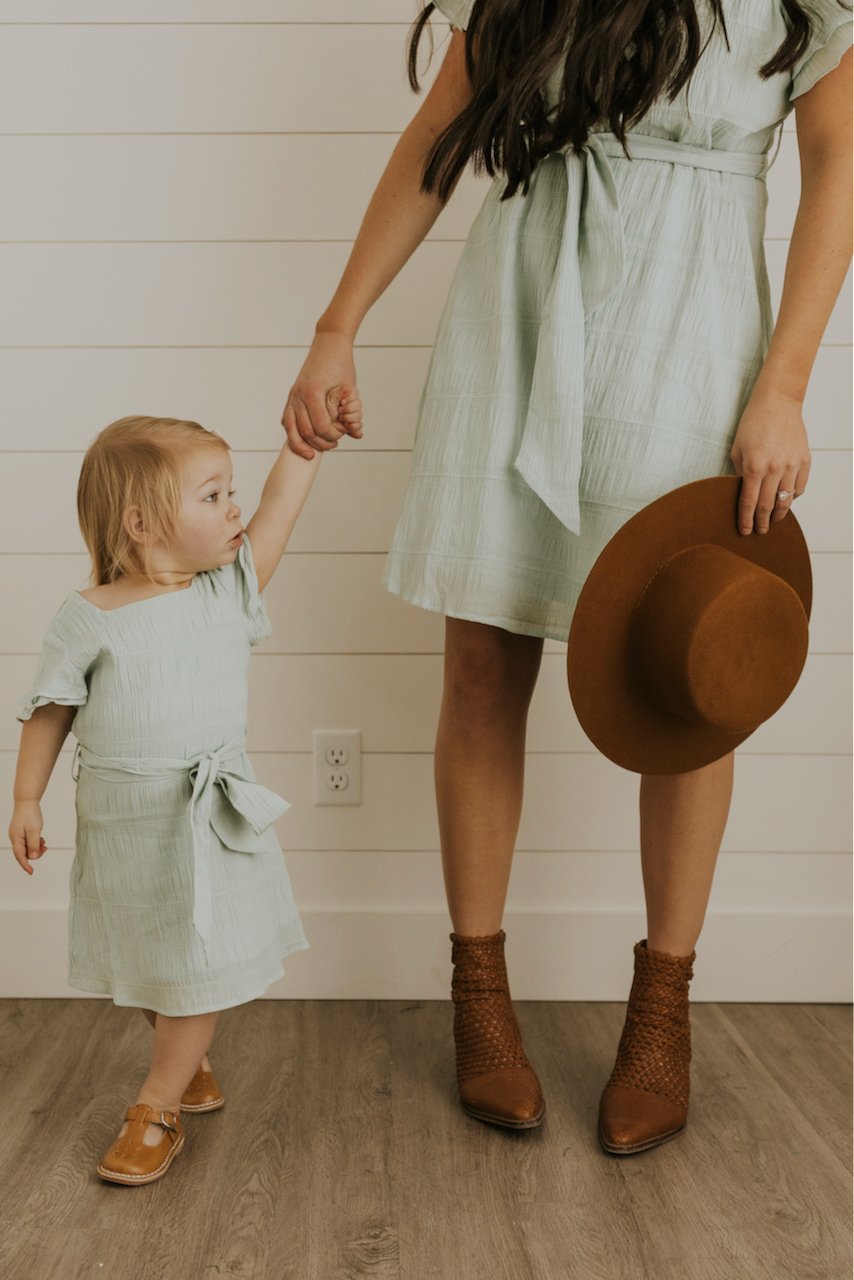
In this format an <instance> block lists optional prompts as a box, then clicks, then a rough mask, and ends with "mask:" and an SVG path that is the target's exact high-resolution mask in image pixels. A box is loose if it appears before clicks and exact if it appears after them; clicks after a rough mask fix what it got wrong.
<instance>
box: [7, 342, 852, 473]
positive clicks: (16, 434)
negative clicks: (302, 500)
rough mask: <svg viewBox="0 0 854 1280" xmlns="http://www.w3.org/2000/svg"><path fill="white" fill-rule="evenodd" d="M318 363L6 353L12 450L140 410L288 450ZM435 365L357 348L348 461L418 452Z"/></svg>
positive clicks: (417, 356)
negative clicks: (299, 399) (304, 374)
mask: <svg viewBox="0 0 854 1280" xmlns="http://www.w3.org/2000/svg"><path fill="white" fill-rule="evenodd" d="M307 354H308V348H307V347H297V348H281V347H279V348H275V349H273V350H264V349H261V350H244V349H241V348H239V347H233V348H229V349H225V350H223V349H221V348H201V349H193V348H190V349H178V350H170V349H168V348H160V349H156V348H155V349H149V350H145V349H141V350H140V349H137V350H121V349H115V348H114V349H96V350H71V351H63V350H38V349H36V350H25V351H20V350H19V351H8V350H0V384H2V386H3V389H4V395H3V399H4V405H5V406H7V407H8V416H7V418H6V420H5V421H4V422H3V423H2V424H0V448H2V449H14V448H20V447H21V446H22V445H23V444H24V443H25V444H26V447H27V449H35V450H45V451H51V450H63V451H65V450H68V449H79V450H81V451H82V450H83V449H85V448H86V447H87V445H88V444H89V442H90V441H91V440H92V438H93V437H94V436H95V434H96V433H97V432H98V431H99V430H100V428H101V427H104V426H106V425H107V423H108V422H112V421H114V420H115V419H116V418H121V417H123V416H124V415H125V414H126V413H128V412H131V413H136V412H142V413H150V412H154V413H159V414H163V415H164V416H166V417H170V418H190V419H192V420H194V421H198V422H202V423H204V425H205V426H207V427H211V428H213V429H215V430H217V431H220V432H221V433H222V434H223V435H225V437H226V438H227V439H228V440H229V441H230V442H231V443H232V445H234V446H236V447H237V448H240V449H275V448H276V447H277V445H278V444H279V443H281V442H283V440H284V434H283V431H282V426H281V417H282V412H283V410H284V407H285V401H286V400H287V397H288V392H289V391H290V388H291V387H292V385H293V383H294V382H295V381H296V378H297V375H298V374H299V371H300V368H301V367H302V364H303V362H304V361H305V358H306V356H307ZM429 359H430V349H429V347H378V348H374V347H363V346H357V347H356V350H355V363H356V377H357V379H358V385H359V391H360V392H361V395H362V400H363V402H364V436H363V438H362V440H360V441H359V440H351V439H350V438H349V437H347V436H345V437H344V438H343V439H342V441H341V444H340V445H339V451H340V452H343V451H344V450H347V449H356V450H357V451H358V450H363V451H364V450H366V449H370V450H374V449H411V447H412V442H413V438H414V434H415V420H416V416H417V407H418V397H419V395H420V394H421V388H422V386H423V384H424V379H425V377H426V374H427V365H428V362H429ZM847 359H848V352H847V351H846V350H845V349H844V348H841V347H824V348H822V349H821V350H820V351H819V356H818V361H817V363H816V370H815V376H814V377H813V379H812V383H811V385H810V391H809V396H810V397H811V400H809V401H808V402H807V405H806V411H807V412H808V413H809V410H810V404H812V406H813V412H812V417H813V419H814V421H815V426H816V432H819V431H820V432H821V433H822V435H821V438H819V435H818V434H816V435H815V439H814V444H815V445H818V444H820V443H821V442H822V441H823V442H824V444H825V446H826V447H828V448H832V447H836V448H848V447H850V444H851V438H850V437H851V430H850V420H849V419H847V418H846V415H845V390H846V387H847V383H848V379H847V378H846V369H845V361H846V360H847ZM828 384H830V385H828ZM155 388H156V394H155V392H154V389H155Z"/></svg>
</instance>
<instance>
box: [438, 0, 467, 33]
mask: <svg viewBox="0 0 854 1280" xmlns="http://www.w3.org/2000/svg"><path fill="white" fill-rule="evenodd" d="M433 3H434V5H435V7H436V9H438V11H439V13H442V14H444V15H445V17H446V18H447V19H448V21H449V22H450V23H451V25H452V26H454V27H459V29H460V31H465V29H466V27H467V26H468V20H469V18H470V16H471V11H472V7H473V5H474V0H433Z"/></svg>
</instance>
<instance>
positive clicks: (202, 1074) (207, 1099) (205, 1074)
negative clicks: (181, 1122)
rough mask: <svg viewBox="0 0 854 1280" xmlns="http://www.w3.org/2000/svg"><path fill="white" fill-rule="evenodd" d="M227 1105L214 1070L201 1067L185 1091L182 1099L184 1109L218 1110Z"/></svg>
mask: <svg viewBox="0 0 854 1280" xmlns="http://www.w3.org/2000/svg"><path fill="white" fill-rule="evenodd" d="M224 1106H225V1098H224V1097H223V1096H222V1090H221V1089H220V1087H219V1085H218V1084H217V1082H216V1077H215V1075H214V1073H213V1072H212V1071H204V1070H203V1069H202V1068H201V1067H199V1069H198V1071H197V1072H196V1074H195V1075H194V1076H193V1078H192V1080H191V1081H190V1083H189V1084H188V1085H187V1088H186V1090H185V1091H184V1096H183V1098H182V1099H181V1110H182V1111H218V1110H219V1108H220V1107H224Z"/></svg>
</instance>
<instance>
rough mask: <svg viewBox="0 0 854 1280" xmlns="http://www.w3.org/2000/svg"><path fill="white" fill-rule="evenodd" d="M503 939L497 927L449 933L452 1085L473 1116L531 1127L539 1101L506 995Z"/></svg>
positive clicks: (536, 1083) (541, 1106) (510, 1125)
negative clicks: (467, 933) (479, 932)
mask: <svg viewBox="0 0 854 1280" xmlns="http://www.w3.org/2000/svg"><path fill="white" fill-rule="evenodd" d="M504 940H505V934H504V930H503V929H501V930H499V932H498V933H494V934H486V935H484V936H474V937H472V936H464V935H462V934H458V933H452V934H451V941H452V942H453V951H452V962H453V965H454V975H453V979H452V982H451V996H452V999H453V1002H454V1045H455V1049H456V1061H457V1088H458V1092H459V1100H460V1105H461V1107H462V1108H463V1110H464V1111H465V1112H467V1114H468V1115H470V1116H474V1117H475V1119H477V1120H485V1121H487V1122H488V1123H490V1124H500V1125H504V1126H505V1127H506V1128H508V1129H534V1128H536V1127H537V1126H538V1125H539V1124H540V1123H541V1121H542V1118H543V1113H544V1111H545V1103H544V1102H543V1095H542V1093H541V1091H540V1082H539V1080H538V1079H537V1073H536V1072H535V1070H534V1068H533V1067H532V1065H531V1063H530V1062H529V1060H528V1056H527V1054H526V1053H525V1049H524V1046H523V1044H522V1035H521V1032H520V1031H519V1024H518V1022H517V1021H516V1014H515V1011H514V1009H513V1002H512V1000H511V998H510V987H509V984H508V980H507V965H506V962H505V959H504Z"/></svg>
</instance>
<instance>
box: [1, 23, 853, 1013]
mask: <svg viewBox="0 0 854 1280" xmlns="http://www.w3.org/2000/svg"><path fill="white" fill-rule="evenodd" d="M418 7H419V6H418V4H417V3H416V0H362V2H361V3H360V4H359V5H353V4H352V3H351V0H277V2H275V3H274V2H273V0H268V2H267V3H264V2H263V0H243V2H242V3H239V4H238V3H237V0H169V3H166V0H147V3H145V4H142V3H141V2H140V0H135V2H132V0H75V2H74V3H73V4H69V3H68V2H67V0H5V3H0V167H2V172H3V174H4V184H3V191H2V195H0V278H2V305H0V386H2V388H3V392H2V403H3V413H2V417H0V433H1V434H0V449H2V464H1V465H2V512H3V519H2V525H0V590H2V599H3V600H4V602H5V608H4V609H3V611H2V614H0V652H2V654H3V661H2V675H0V703H2V712H3V714H2V715H0V790H2V794H3V795H5V796H7V797H8V796H10V794H11V785H12V777H13V772H14V760H15V748H16V744H17V739H18V725H17V723H16V721H15V720H14V706H15V703H16V701H17V699H18V697H19V696H20V695H21V694H22V693H23V692H24V691H25V690H26V688H27V687H28V685H29V682H30V679H31V676H32V673H33V668H34V663H35V655H36V654H37V652H38V650H39V647H40V640H41V635H42V632H43V630H44V627H45V625H46V623H47V621H48V620H49V618H50V616H51V615H52V613H53V612H54V611H55V609H56V608H57V606H58V604H59V603H60V601H61V600H62V598H63V597H64V595H65V594H66V593H67V592H68V591H69V590H70V589H71V588H73V587H79V586H82V585H84V583H85V578H86V558H85V556H84V555H83V553H82V543H81V541H80V537H79V534H78V532H77V528H76V521H75V516H74V484H75V479H76V474H77V469H78V466H79V462H80V457H81V453H82V450H83V449H84V448H85V446H86V444H87V442H88V441H89V439H90V438H91V436H92V435H93V434H94V432H95V431H96V430H97V429H98V428H99V427H100V426H102V425H103V424H105V423H106V422H108V421H110V420H111V419H113V418H116V417H119V416H121V415H123V414H125V413H130V412H142V413H157V414H170V415H178V416H187V417H192V418H197V419H199V420H201V421H203V422H205V423H206V424H208V425H210V426H212V427H215V428H217V429H218V430H221V431H222V432H223V433H224V434H225V435H226V436H227V437H228V438H229V439H230V440H231V442H232V444H233V445H234V448H235V461H236V472H237V480H238V485H239V488H240V500H241V502H242V504H243V506H244V510H251V509H252V507H253V505H254V503H255V501H256V500H257V496H258V494H259V492H260V487H261V484H262V481H263V477H264V475H265V474H266V471H267V469H268V468H269V466H270V464H271V462H272V459H273V457H274V451H275V450H276V449H277V448H278V447H279V443H280V440H281V435H280V432H281V428H280V427H279V425H278V423H279V417H280V414H281V409H282V406H283V403H284V399H285V396H286V394H287V391H288V389H289V387H290V385H291V383H292V381H293V379H294V377H295V376H296V373H297V371H298V369H299V367H300V365H301V363H302V360H303V358H304V354H305V350H306V346H307V344H308V343H309V341H310V338H311V334H312V332H313V326H314V323H315V320H316V318H317V316H318V315H319V314H320V312H321V311H322V310H323V308H324V307H325V305H326V303H327V302H328V300H329V297H330V296H331V293H332V291H333V289H334V286H335V283H336V282H337V279H338V277H339V274H340V271H341V269H342V267H343V265H344V263H345V261H346V257H347V254H348V251H349V245H350V243H351V241H352V239H353V236H354V235H355V233H356V230H357V228H358V225H359V222H360V220H361V216H362V213H363V211H364V208H365V205H366V203H367V201H368V198H369V196H370V193H371V191H372V189H373V187H374V185H375V183H376V181H377V179H378V177H379V175H380V173H381V171H382V168H383V166H384V164H385V162H386V159H387V157H388V155H389V154H390V152H391V150H392V148H393V146H394V143H395V140H396V138H397V136H398V134H399V132H400V131H401V130H402V129H403V128H404V127H405V125H406V123H407V121H408V120H409V119H410V118H411V115H412V114H413V113H414V110H415V109H416V105H417V100H416V99H415V98H413V96H412V95H411V94H410V92H409V89H408V86H407V84H406V80H405V73H404V45H405V38H406V34H407V29H408V25H409V22H410V20H411V19H412V17H413V16H414V13H415V12H416V10H417V8H418ZM354 18H355V20H354ZM436 38H437V44H439V45H440V46H443V45H444V41H445V40H446V38H447V28H446V26H445V25H444V24H436ZM440 54H441V50H440ZM437 66H438V57H437V59H436V61H434V63H433V66H432V68H431V70H430V71H429V72H428V73H427V74H426V76H425V80H426V83H427V84H429V83H430V81H431V79H432V76H433V74H434V73H435V69H436V67H437ZM798 185H799V180H798V157H797V147H796V141H795V134H794V119H793V118H790V120H789V122H788V128H787V130H786V132H785V135H784V141H783V146H782V149H781V152H780V155H779V156H778V159H777V161H776V164H775V166H774V167H773V169H772V171H771V174H770V176H769V188H770V192H771V206H770V214H769V221H768V227H767V235H768V241H767V255H768V263H769V271H770V275H771V281H772V289H773V292H774V297H775V303H776V299H777V298H779V293H780V289H781V285H782V279H783V271H784V266H785V259H786V252H787V247H788V236H789V234H790V229H791V226H792V222H793V220H794V216H795V211H796V206H797V200H798ZM482 193H483V187H482V186H481V184H479V183H476V182H475V181H474V180H473V179H471V178H470V177H468V178H467V179H465V180H464V181H463V183H462V184H461V186H460V188H459V189H458V192H457V194H456V196H455V198H454V200H453V201H452V203H451V205H450V207H449V208H448V209H446V210H445V211H444V212H443V214H442V215H441V217H440V218H439V220H438V221H437V223H436V225H435V227H434V229H433V232H432V234H431V235H430V236H429V237H428V239H427V241H426V242H425V244H424V245H422V246H421V247H420V248H419V250H418V251H417V253H416V254H415V255H414V256H413V258H412V260H411V261H410V262H409V263H408V264H407V266H406V267H405V268H404V270H403V271H402V273H401V275H400V276H399V277H398V279H397V280H396V281H395V282H394V283H393V284H392V286H391V287H390V288H389V290H388V291H387V293H386V294H385V295H384V296H383V297H382V298H381V299H380V301H379V302H378V303H377V305H376V306H375V307H374V309H373V310H372V312H371V313H370V314H369V316H368V317H367V319H366V320H365V322H364V324H363V326H362V329H361V330H360V333H359V338H358V345H357V351H356V363H357V369H358V375H359V382H360V386H361V388H362V391H363V396H364V399H365V403H366V422H367V430H366V434H365V439H364V441H363V442H362V443H354V442H349V443H345V444H344V445H343V446H342V447H341V449H340V450H339V451H338V452H337V453H336V454H334V455H330V456H329V457H327V459H326V460H325V462H324V464H323V467H322V468H321V472H320V475H319V477H318V480H317V483H316V486H315V489H314V492H313V493H312V495H311V498H310V500H309V504H308V506H307V508H306V511H305V513H304V516H303V518H302V520H301V522H300V524H299V527H298V529H297V531H296V533H295V535H294V538H293V540H292V543H291V547H290V548H289V550H288V553H287V556H286V558H285V562H284V564H283V566H282V568H281V570H280V571H279V573H278V575H277V577H276V578H275V579H274V580H273V583H272V584H271V586H270V588H269V589H268V593H267V594H268V601H269V608H270V612H271V614H272V616H273V619H274V622H275V632H274V635H273V636H272V637H271V638H270V639H269V640H268V641H266V642H265V644H264V645H263V647H262V648H261V650H260V651H259V652H257V653H256V654H255V656H254V657H253V660H252V664H251V671H252V713H251V719H250V745H251V748H252V750H253V756H254V759H255V762H256V767H257V770H258V773H259V776H260V777H261V778H262V779H263V780H264V781H265V782H267V783H268V784H269V785H272V786H274V787H276V788H277V789H279V790H281V791H282V793H283V794H284V795H286V796H287V797H288V798H289V799H290V800H291V801H292V803H293V808H292V809H291V810H290V811H289V813H288V814H287V815H286V817H285V818H284V819H283V820H282V821H281V822H280V824H279V834H280V837H281V840H282V843H283V845H284V847H285V849H286V850H287V858H288V865H289V868H290V871H291V876H292V879H293V883H294V888H295V892H296V896H297V899H298V902H299V904H300V907H301V910H302V913H303V918H304V921H305V925H306V931H307V933H308V935H309V939H310V941H311V943H312V946H311V949H310V950H309V951H307V952H305V953H303V954H301V955H297V956H295V957H293V958H292V959H291V961H290V963H289V966H288V977H287V979H286V980H284V981H283V982H281V983H279V984H277V985H276V986H275V987H274V988H272V989H271V992H270V994H271V995H276V996H282V997H291V996H297V997H318V996H319V997H380V998H385V997H395V998H399V997H402V998H424V997H428V998H429V997H438V998H441V997H445V996H446V995H447V982H448V976H449V972H450V966H449V956H448V947H449V944H448V940H447V934H448V931H449V928H450V926H449V923H448V919H447V913H446V908H445V903H444V896H443V890H442V875H441V869H440V861H439V854H438V832H437V824H436V818H435V811H434V801H433V781H432V758H431V751H432V747H433V737H434V731H435V724H436V717H437V714H438V707H439V696H440V689H441V670H442V657H441V651H442V639H443V624H442V619H441V618H440V617H439V616H437V615H434V614H429V613H426V612H424V611H422V610H419V609H416V608H413V607H411V606H408V605H406V604H404V603H403V602H402V601H400V600H398V599H397V598H396V597H394V596H391V595H389V594H388V593H386V592H384V591H383V589H382V588H381V586H380V577H381V572H382V566H383V555H384V552H385V549H386V547H387V545H388V541H389V537H390V534H391V531H392V528H393V526H394V522H395V519H396V515H397V511H398V507H399V503H400V499H401V496H402V492H403V486H404V484H405V480H406V475H407V470H408V466H409V450H410V447H411V441H412V432H413V429H414V420H415V407H416V402H417V398H418V394H419V392H420V389H421V384H422V381H423V378H424V374H425V371H426V367H427V360H428V357H429V347H430V343H431V341H432V339H433V335H434V333H435V328H436V324H437V321H438V317H439V312H440V309H441V306H442V303H443V301H444V297H445V293H446V290H447V287H448V284H449V281H450V276H451V273H452V271H453V268H454V265H455V263H456V260H457V257H458V254H459V252H460V245H461V242H462V240H463V239H464V238H465V235H466V231H467V228H468V226H469V224H470V222H471V219H472V217H473V215H474V213H475V210H476V208H477V206H478V204H479V201H480V199H481V198H482ZM849 314H850V290H849V288H848V286H846V289H845V290H844V291H843V295H842V297H841V298H840V301H839V303H838V305H837V307H836V309H835V312H834V315H833V318H832V320H831V322H830V325H829V327H828V330H827V332H826V334H825V340H824V343H823V345H822V349H821V352H820V353H819V357H818V361H817V364H816V367H815V371H814V375H813V379H812V385H811V387H810V392H809V395H808V398H807V403H806V409H805V417H806V421H807V424H808V427H809V431H810V440H811V445H812V448H813V454H814V465H813V473H812V479H811V483H810V486H809V490H808V492H807V493H806V495H805V496H804V497H803V498H801V499H800V500H799V502H798V507H797V514H798V517H799V519H800V520H801V522H802V524H803V527H804V530H805V532H806V535H807V539H808V542H809V544H810V547H811V551H812V563H813V569H814V574H815V607H814V614H813V619H812V626H811V647H810V656H809V660H808V664H807V667H806V670H805V672H804V675H803V677H802V679H801V682H800V684H799V686H798V688H797V690H796V691H795V693H794V694H793V696H792V697H791V698H790V699H789V701H788V702H787V703H786V704H785V706H784V707H783V708H782V709H781V710H780V712H779V713H778V714H777V715H776V716H774V717H773V719H772V720H770V721H768V722H767V723H766V724H765V725H763V726H762V728H761V729H760V730H759V731H758V732H757V733H756V734H755V735H753V737H751V738H750V739H748V741H747V742H746V744H745V745H744V747H743V748H742V749H741V750H740V751H739V752H738V760H737V764H736V790H735V797H734V801H733V807H732V811H731V816H730V820H729V824H728V828H727V832H726V836H725V840H724V845H723V852H722V854H721V858H720V862H719V866H718V872H717V877H716V882H715V887H714V891H713V895H712V902H711V907H710V911H709V916H708V919H707V923H706V927H705V929H704V932H703V935H702V938H701V940H700V944H699V948H698V950H699V963H698V965H697V973H696V977H695V980H694V983H693V987H692V996H693V998H695V999H700V1000H703V999H714V1000H845V999H848V998H849V989H848V972H849V964H848V945H849V902H850V881H849V876H850V855H849V847H850V830H849V801H850V755H849V752H850V721H849V706H850V696H849V688H850V678H851V662H850V656H849V655H850V651H851V636H850V615H851V555H850V502H851V485H850V461H851V454H850V447H851V442H850V421H851V410H850V395H849V387H850V341H851V338H850V327H849V323H848V316H849ZM335 726H357V727H359V728H361V730H362V734H363V746H364V751H365V760H364V804H363V805H362V806H361V807H360V808H343V809H335V808H332V809H330V808H315V807H314V806H313V805H312V803H311V785H310V763H311V761H310V754H309V753H310V747H311V730H312V729H313V728H315V727H335ZM528 746H529V756H528V767H527V776H526V803H525V813H524V817H523V822H522V828H521V831H520V835H519V842H518V848H519V853H518V855H517V859H516V864H515V867H514V872H513V879H512V883H511V890H510V897H509V902H508V912H507V918H506V927H507V930H508V954H509V956H510V963H511V972H512V975H513V989H514V995H516V996H517V997H519V998H545V999H591V1000H592V999H614V1000H623V999H625V996H626V992H627V983H628V980H629V977H630V969H631V944H632V942H633V941H634V940H635V939H636V938H638V937H640V936H642V932H643V911H642V906H643V893H642V886H641V878H640V863H639V855H638V847H637V840H638V834H637V778H636V777H635V776H634V775H631V774H628V773H627V772H625V771H623V770H620V769H618V768H616V766H613V765H611V764H610V763H609V762H608V761H606V760H605V759H603V758H602V757H601V756H600V755H598V753H597V752H596V751H595V750H593V749H592V747H591V745H590V743H589V742H588V741H587V739H586V738H585V737H584V735H583V734H582V732H581V730H580V728H579V726H578V724H577V722H576V720H575V718H574V715H573V712H572V708H571V704H570V701H569V697H568V695H567V693H566V686H565V646H563V645H560V644H555V643H553V642H547V644H546V656H545V658H544V661H543V669H542V676H541V678H540V682H539V685H538V688H537V691H536V693H535V696H534V701H533V706H532V711H531V720H530V735H529V743H528ZM69 763H70V750H66V751H65V752H64V753H63V756H62V757H61V759H60V762H59V764H58V766H57V770H56V772H55V774H54V779H53V781H52V783H51V786H50V788H49V790H48V794H47V797H46V800H45V804H44V809H45V816H46V834H47V839H48V843H49V845H50V846H51V849H50V853H49V854H48V855H47V856H46V857H45V858H44V859H43V860H42V861H41V862H40V863H39V864H38V866H37V871H36V874H35V876H33V877H32V878H28V877H25V876H24V875H23V873H22V872H21V871H20V869H19V868H18V867H17V866H16V865H15V864H14V861H13V859H12V858H11V855H8V856H7V857H6V858H5V859H3V860H0V901H1V902H2V906H0V995H33V996H39V995H44V996H47V995H51V996H54V995H69V994H73V993H72V992H71V991H70V990H69V989H68V988H67V987H66V986H65V982H64V975H65V945H66V942H65V908H66V903H67V877H68V869H69V866H70V860H71V856H72V855H71V845H72V842H73V786H72V783H71V780H70V776H69Z"/></svg>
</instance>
